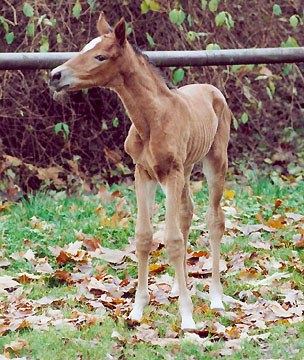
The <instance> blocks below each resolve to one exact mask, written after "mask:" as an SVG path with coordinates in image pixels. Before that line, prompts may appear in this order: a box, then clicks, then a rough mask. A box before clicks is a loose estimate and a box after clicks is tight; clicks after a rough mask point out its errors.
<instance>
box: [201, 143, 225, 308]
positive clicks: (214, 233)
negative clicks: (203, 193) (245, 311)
mask: <svg viewBox="0 0 304 360" xmlns="http://www.w3.org/2000/svg"><path fill="white" fill-rule="evenodd" d="M226 170H227V154H226V152H225V151H219V149H217V148H216V144H214V145H213V147H212V148H211V150H210V151H209V153H208V154H207V156H206V157H205V158H204V160H203V171H204V174H205V176H206V178H207V182H208V189H209V207H208V210H207V214H206V219H207V226H208V230H209V236H210V239H211V249H212V283H211V287H210V289H209V295H210V301H211V309H213V310H217V311H220V310H224V305H223V302H222V298H223V290H222V285H221V282H220V269H219V260H220V243H221V239H222V237H223V234H224V230H225V216H224V213H223V210H222V208H221V205H220V201H221V198H222V195H223V191H224V183H225V175H226Z"/></svg>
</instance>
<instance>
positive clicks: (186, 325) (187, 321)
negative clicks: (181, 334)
mask: <svg viewBox="0 0 304 360" xmlns="http://www.w3.org/2000/svg"><path fill="white" fill-rule="evenodd" d="M181 329H182V330H183V331H191V330H197V328H196V325H195V322H194V320H193V318H192V316H187V317H184V318H183V319H182V325H181Z"/></svg>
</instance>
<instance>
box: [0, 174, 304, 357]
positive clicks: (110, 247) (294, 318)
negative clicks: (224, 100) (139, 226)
mask: <svg viewBox="0 0 304 360" xmlns="http://www.w3.org/2000/svg"><path fill="white" fill-rule="evenodd" d="M193 191H194V200H195V216H194V220H193V226H192V232H191V235H190V241H189V254H188V265H189V273H190V277H189V288H190V289H191V290H190V291H191V294H193V296H192V299H193V303H194V317H195V320H196V322H197V324H198V327H199V328H200V330H199V331H197V332H195V333H186V334H183V333H182V332H181V331H180V329H179V326H180V317H179V315H178V309H177V299H176V298H171V297H170V296H169V294H170V289H171V285H172V276H173V273H174V271H173V269H172V267H171V266H170V265H168V263H167V256H166V251H165V250H164V246H163V239H162V238H163V237H162V235H163V221H164V214H165V210H164V197H163V195H162V193H161V192H158V194H157V199H156V206H155V215H154V223H156V224H157V225H155V243H154V245H153V251H152V254H151V263H152V265H151V266H150V280H149V290H150V293H151V304H150V305H149V306H148V307H147V309H146V311H145V317H144V320H143V322H142V324H134V323H131V322H130V321H129V320H128V314H129V312H130V309H131V306H132V301H133V299H134V292H135V288H136V281H135V279H136V276H137V266H136V258H135V248H134V239H133V235H134V223H135V217H136V201H135V197H134V191H133V188H132V187H118V186H113V187H112V188H111V189H101V191H100V193H99V194H98V195H96V196H81V197H78V198H73V197H67V196H66V195H65V194H64V193H57V194H52V193H48V194H37V195H35V196H30V198H29V199H28V200H27V201H26V200H24V201H22V202H19V203H17V204H8V203H5V204H2V205H1V207H0V210H1V212H0V236H1V237H0V314H1V315H0V334H1V335H2V336H1V337H0V359H2V358H3V359H4V358H15V357H16V358H22V357H23V358H24V359H50V358H51V359H133V358H134V359H211V358H212V359H213V358H214V357H215V356H220V357H224V358H227V359H291V358H292V359H303V358H304V322H303V311H304V297H303V290H304V281H303V273H304V266H303V258H304V251H303V247H304V244H303V242H304V241H303V233H304V216H303V215H304V203H303V194H304V183H303V181H296V180H294V179H291V180H290V179H289V180H288V179H281V178H280V177H276V178H273V179H272V180H266V179H257V178H252V179H251V180H250V181H248V182H247V181H246V182H243V183H238V184H237V183H235V182H230V183H228V185H227V190H226V191H225V197H224V198H223V206H224V210H225V213H226V218H227V230H226V233H225V238H224V239H223V243H222V260H223V261H222V280H223V286H224V293H225V298H224V302H225V306H226V311H225V312H223V313H216V312H213V311H212V310H211V309H210V308H209V300H208V296H207V294H208V287H209V282H210V271H211V269H210V248H209V244H208V241H207V230H206V226H205V222H204V213H205V211H206V204H207V190H206V186H205V184H204V183H200V182H198V183H194V184H193ZM1 354H2V355H1Z"/></svg>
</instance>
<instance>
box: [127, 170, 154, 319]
mask: <svg viewBox="0 0 304 360" xmlns="http://www.w3.org/2000/svg"><path fill="white" fill-rule="evenodd" d="M156 184H157V183H156V182H155V181H153V180H151V178H150V176H149V175H148V174H147V172H146V171H145V170H144V169H143V168H142V167H140V166H139V165H136V169H135V190H136V198H137V207H138V214H137V223H136V229H135V238H136V250H137V256H138V286H137V290H136V295H135V303H134V306H133V310H132V312H131V314H130V318H131V319H132V320H137V321H141V319H142V315H143V310H144V307H145V306H146V305H147V304H148V303H149V300H150V296H149V292H148V258H149V252H150V249H151V244H152V238H153V229H152V221H151V219H152V209H153V203H154V197H155V190H156Z"/></svg>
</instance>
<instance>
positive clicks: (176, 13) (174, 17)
mask: <svg viewBox="0 0 304 360" xmlns="http://www.w3.org/2000/svg"><path fill="white" fill-rule="evenodd" d="M169 18H170V20H171V22H172V23H173V24H178V25H181V24H182V23H183V22H184V20H185V18H186V14H185V13H184V11H183V10H182V9H180V10H177V9H173V10H171V11H170V12H169Z"/></svg>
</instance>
